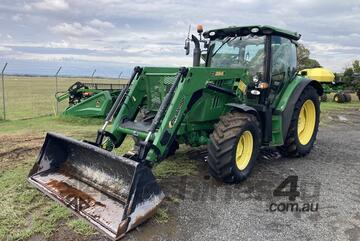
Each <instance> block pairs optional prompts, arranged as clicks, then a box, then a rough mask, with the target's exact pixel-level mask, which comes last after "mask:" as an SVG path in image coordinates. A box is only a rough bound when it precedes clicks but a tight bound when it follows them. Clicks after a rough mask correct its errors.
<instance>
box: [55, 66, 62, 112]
mask: <svg viewBox="0 0 360 241" xmlns="http://www.w3.org/2000/svg"><path fill="white" fill-rule="evenodd" d="M61 68H62V66H60V68H59V69H58V71H57V72H56V74H55V96H56V94H57V93H58V75H59V73H60V70H61ZM58 114H59V101H57V100H56V115H58Z"/></svg>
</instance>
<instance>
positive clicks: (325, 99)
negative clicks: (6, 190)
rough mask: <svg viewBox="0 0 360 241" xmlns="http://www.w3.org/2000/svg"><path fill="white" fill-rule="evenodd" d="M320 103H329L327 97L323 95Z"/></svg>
mask: <svg viewBox="0 0 360 241" xmlns="http://www.w3.org/2000/svg"><path fill="white" fill-rule="evenodd" d="M320 101H321V102H326V101H327V95H326V94H323V95H322V96H321V97H320Z"/></svg>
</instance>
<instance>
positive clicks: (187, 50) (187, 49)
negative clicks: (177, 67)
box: [184, 39, 190, 55]
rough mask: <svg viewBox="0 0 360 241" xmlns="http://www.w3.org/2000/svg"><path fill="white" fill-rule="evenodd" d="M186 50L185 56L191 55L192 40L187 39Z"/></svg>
mask: <svg viewBox="0 0 360 241" xmlns="http://www.w3.org/2000/svg"><path fill="white" fill-rule="evenodd" d="M184 49H185V54H186V55H189V53H190V40H189V39H185V46H184Z"/></svg>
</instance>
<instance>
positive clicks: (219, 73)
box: [211, 71, 225, 76]
mask: <svg viewBox="0 0 360 241" xmlns="http://www.w3.org/2000/svg"><path fill="white" fill-rule="evenodd" d="M211 74H212V75H213V76H224V75H225V72H224V71H215V72H212V73H211Z"/></svg>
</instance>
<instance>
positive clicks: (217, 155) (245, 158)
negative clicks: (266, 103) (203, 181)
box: [207, 112, 261, 183]
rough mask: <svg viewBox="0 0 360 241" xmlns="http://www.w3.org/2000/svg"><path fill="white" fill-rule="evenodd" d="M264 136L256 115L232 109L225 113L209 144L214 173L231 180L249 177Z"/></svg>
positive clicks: (211, 167)
mask: <svg viewBox="0 0 360 241" xmlns="http://www.w3.org/2000/svg"><path fill="white" fill-rule="evenodd" d="M260 138H261V130H260V125H259V121H258V120H257V118H256V117H255V116H254V115H251V114H247V113H239V112H231V113H227V114H226V115H224V116H221V117H220V121H219V122H218V123H217V124H216V125H215V127H214V132H213V133H212V134H211V135H210V142H209V144H208V148H207V149H208V154H209V155H208V165H209V170H210V173H211V175H212V176H213V177H214V178H216V179H218V180H221V181H223V182H227V183H237V182H240V181H243V180H245V179H246V178H247V177H248V176H249V175H250V172H251V170H252V169H253V167H254V164H255V162H256V159H257V156H258V153H259V146H260V143H261V141H260Z"/></svg>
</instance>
